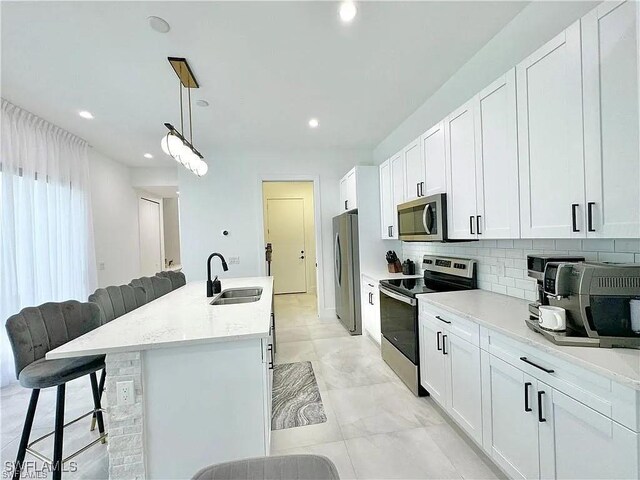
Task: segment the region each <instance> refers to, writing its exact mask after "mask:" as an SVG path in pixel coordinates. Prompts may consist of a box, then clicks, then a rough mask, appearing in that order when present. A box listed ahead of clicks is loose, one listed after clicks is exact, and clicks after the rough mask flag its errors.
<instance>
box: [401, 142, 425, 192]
mask: <svg viewBox="0 0 640 480" xmlns="http://www.w3.org/2000/svg"><path fill="white" fill-rule="evenodd" d="M402 156H403V159H404V171H405V189H404V191H405V195H404V200H405V202H408V201H410V200H415V199H416V198H418V197H422V196H424V162H423V160H422V144H421V142H420V138H416V139H415V140H414V141H413V142H411V143H410V144H409V145H407V146H406V147H404V149H403V150H402Z"/></svg>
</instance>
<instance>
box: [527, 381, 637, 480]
mask: <svg viewBox="0 0 640 480" xmlns="http://www.w3.org/2000/svg"><path fill="white" fill-rule="evenodd" d="M538 391H539V392H544V394H543V395H542V409H543V410H542V418H543V419H544V420H545V421H544V422H540V423H539V427H540V428H539V432H540V433H539V437H540V468H541V477H542V478H563V479H565V478H566V479H572V478H574V479H637V478H639V475H640V472H639V471H638V460H639V459H638V456H639V451H640V444H639V443H638V434H637V433H634V432H632V431H631V430H629V429H627V428H625V427H623V426H621V425H619V424H617V423H616V422H614V421H613V420H611V419H610V418H607V417H605V416H603V415H602V414H600V413H598V412H596V411H595V410H592V409H591V408H589V407H587V406H586V405H584V404H582V403H580V402H578V401H577V400H574V399H572V398H570V397H568V396H566V395H564V394H563V393H560V392H559V391H557V390H553V389H552V388H550V387H549V386H548V385H546V384H544V383H542V382H539V383H538Z"/></svg>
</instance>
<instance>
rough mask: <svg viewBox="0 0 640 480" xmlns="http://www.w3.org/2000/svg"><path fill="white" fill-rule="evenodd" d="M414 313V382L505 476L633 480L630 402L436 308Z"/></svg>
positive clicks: (590, 376)
mask: <svg viewBox="0 0 640 480" xmlns="http://www.w3.org/2000/svg"><path fill="white" fill-rule="evenodd" d="M419 311H420V314H419V335H420V337H419V347H420V383H421V385H422V386H423V387H424V388H425V389H426V390H427V391H428V392H429V393H430V394H431V397H432V398H433V400H435V401H436V402H437V403H438V404H439V405H440V406H441V407H442V408H443V409H444V410H445V412H446V413H447V414H448V415H449V416H450V417H451V418H452V419H453V420H455V422H456V423H457V424H458V425H459V426H460V427H461V428H462V429H463V430H464V431H465V432H466V433H467V434H468V435H469V437H470V438H471V439H473V440H475V441H476V443H477V444H478V445H481V446H482V448H483V449H484V451H485V452H486V453H487V455H488V456H489V457H490V458H492V459H493V461H494V462H495V463H496V465H498V466H499V467H500V468H501V469H502V470H503V471H504V472H505V473H506V474H507V475H508V476H509V477H510V478H518V479H594V480H595V479H599V480H602V479H638V478H640V435H639V433H638V432H636V431H634V430H638V425H640V422H638V417H637V415H633V414H632V415H629V413H630V412H633V411H640V395H637V394H636V395H633V394H631V393H630V392H629V391H628V389H627V387H623V386H621V385H617V384H615V383H614V382H612V381H611V380H609V379H606V378H604V377H600V376H598V375H595V374H594V373H592V372H588V371H583V370H582V369H579V368H577V367H574V366H572V365H569V364H567V363H566V362H564V361H562V360H558V359H556V360H554V359H553V357H550V356H548V355H546V354H544V353H542V352H539V351H538V350H537V349H536V350H533V349H532V347H531V346H524V345H523V344H521V343H519V342H517V341H515V340H508V341H507V340H503V337H501V336H500V334H497V333H495V332H493V331H492V330H489V329H487V328H486V327H482V328H480V326H479V325H478V324H475V323H474V322H471V321H469V320H467V319H463V318H459V317H457V316H456V315H452V314H449V313H443V312H442V311H441V310H440V309H439V308H437V307H432V306H431V305H429V304H419ZM592 407H593V408H592ZM596 409H598V410H596ZM603 413H604V414H603ZM613 418H616V419H619V421H621V422H622V423H624V425H623V424H621V423H619V422H618V421H616V420H613Z"/></svg>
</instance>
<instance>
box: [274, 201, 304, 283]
mask: <svg viewBox="0 0 640 480" xmlns="http://www.w3.org/2000/svg"><path fill="white" fill-rule="evenodd" d="M267 237H268V240H267V241H268V242H269V243H271V245H272V246H273V255H272V257H271V274H272V275H273V279H274V289H275V293H303V292H306V291H307V267H306V262H305V257H306V252H305V251H304V200H303V199H302V198H270V199H268V200H267Z"/></svg>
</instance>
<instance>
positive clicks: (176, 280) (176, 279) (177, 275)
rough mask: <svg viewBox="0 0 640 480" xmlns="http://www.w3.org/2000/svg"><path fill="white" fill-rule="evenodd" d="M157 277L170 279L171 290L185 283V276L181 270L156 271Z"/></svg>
mask: <svg viewBox="0 0 640 480" xmlns="http://www.w3.org/2000/svg"><path fill="white" fill-rule="evenodd" d="M156 276H157V277H165V278H168V279H169V280H171V290H172V291H173V290H175V289H176V288H180V287H183V286H184V285H186V284H187V277H185V275H184V273H182V272H174V271H173V270H167V271H163V272H158V273H156Z"/></svg>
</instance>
